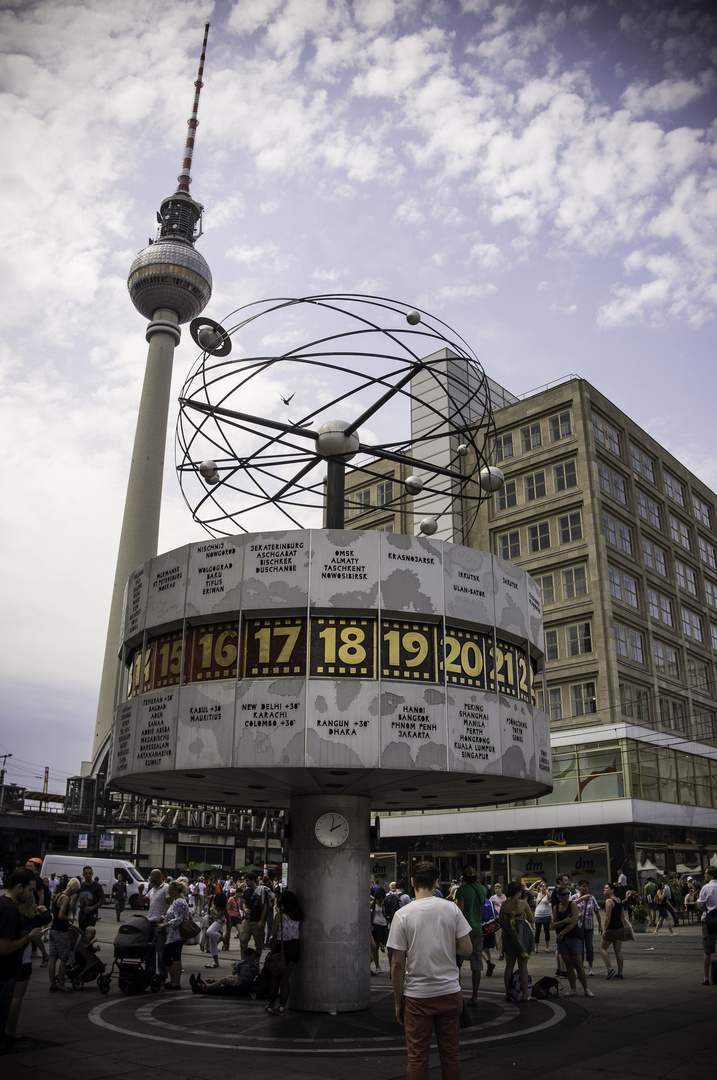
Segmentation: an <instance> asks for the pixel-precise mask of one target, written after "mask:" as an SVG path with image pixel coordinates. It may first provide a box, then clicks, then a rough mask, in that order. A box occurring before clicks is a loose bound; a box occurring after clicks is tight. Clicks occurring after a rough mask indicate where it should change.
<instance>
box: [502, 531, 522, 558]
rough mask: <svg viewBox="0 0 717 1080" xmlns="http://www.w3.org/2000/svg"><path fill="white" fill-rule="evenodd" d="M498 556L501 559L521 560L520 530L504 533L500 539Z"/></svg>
mask: <svg viewBox="0 0 717 1080" xmlns="http://www.w3.org/2000/svg"><path fill="white" fill-rule="evenodd" d="M498 554H499V555H500V557H501V559H507V560H508V561H510V560H511V559H519V558H520V532H519V530H518V529H514V530H513V531H512V532H509V533H502V534H501V535H500V536H499V537H498Z"/></svg>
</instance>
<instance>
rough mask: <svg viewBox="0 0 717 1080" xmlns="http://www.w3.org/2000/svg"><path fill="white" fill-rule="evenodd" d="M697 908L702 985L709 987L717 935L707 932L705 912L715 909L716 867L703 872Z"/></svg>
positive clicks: (716, 905)
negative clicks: (699, 916) (701, 952)
mask: <svg viewBox="0 0 717 1080" xmlns="http://www.w3.org/2000/svg"><path fill="white" fill-rule="evenodd" d="M697 907H698V908H699V910H700V911H701V912H702V945H703V948H704V954H705V955H704V975H703V977H702V985H703V986H709V981H710V963H711V962H712V957H713V956H714V952H715V946H717V934H711V933H709V931H708V930H707V922H706V920H707V912H708V911H714V909H715V908H717V866H708V867H707V869H706V870H705V883H704V885H703V886H702V888H701V889H700V895H699V896H698V897H697Z"/></svg>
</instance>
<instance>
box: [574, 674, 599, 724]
mask: <svg viewBox="0 0 717 1080" xmlns="http://www.w3.org/2000/svg"><path fill="white" fill-rule="evenodd" d="M570 703H571V706H572V714H573V716H585V715H586V714H587V713H594V712H597V701H596V698H595V683H594V682H584V683H577V684H576V685H574V686H571V687H570Z"/></svg>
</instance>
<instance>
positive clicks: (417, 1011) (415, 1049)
mask: <svg viewBox="0 0 717 1080" xmlns="http://www.w3.org/2000/svg"><path fill="white" fill-rule="evenodd" d="M437 881H438V867H437V866H434V865H433V863H429V862H420V863H417V864H416V866H415V867H414V871H413V876H412V878H411V883H412V885H413V888H414V890H415V893H416V897H415V900H414V901H413V902H412V903H410V904H407V905H406V906H405V907H402V908H399V910H398V911H397V912H396V913H395V915H394V916H393V919H392V920H391V929H390V931H389V935H388V947H389V948H390V949H391V950H392V951H393V958H392V962H391V983H392V985H393V996H394V1000H395V1003H396V1019H397V1020H398V1022H399V1024H403V1026H404V1028H405V1030H406V1049H407V1051H408V1072H407V1074H406V1076H407V1080H421V1078H423V1077H425V1076H426V1075H427V1073H428V1053H429V1048H430V1042H431V1031H432V1030H433V1028H434V1027H435V1030H436V1041H437V1043H438V1053H439V1056H440V1059H441V1076H442V1078H443V1080H460V1075H461V1066H460V1058H459V1056H458V1021H459V1019H460V1016H461V1013H462V1012H463V994H462V992H461V984H460V973H459V970H458V966H457V964H456V956H457V955H458V956H470V955H471V952H472V951H473V945H472V943H471V939H470V932H471V928H470V923H469V922H468V920H467V919H466V918H465V917H464V916H463V913H462V912H461V911H460V909H459V908H458V907H457V905H456V904H452V903H450V902H449V901H447V900H443V899H442V898H440V897H437V896H435V895H434V889H435V887H436V882H437Z"/></svg>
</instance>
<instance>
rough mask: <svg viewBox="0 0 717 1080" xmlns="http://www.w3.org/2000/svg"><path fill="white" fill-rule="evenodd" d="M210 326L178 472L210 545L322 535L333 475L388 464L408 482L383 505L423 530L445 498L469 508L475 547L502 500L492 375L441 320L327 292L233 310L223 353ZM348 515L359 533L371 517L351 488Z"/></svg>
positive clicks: (183, 404) (186, 409)
mask: <svg viewBox="0 0 717 1080" xmlns="http://www.w3.org/2000/svg"><path fill="white" fill-rule="evenodd" d="M409 315H410V316H411V318H410V319H409V318H408V316H409ZM416 315H420V317H419V318H418V319H416V318H415V316H416ZM201 325H203V323H202V320H196V322H195V323H194V324H193V331H194V330H196V333H195V334H194V336H195V340H196V341H198V342H199V343H201V344H202V345H204V344H205V340H206V346H205V349H204V351H203V353H202V355H201V356H200V357H199V359H198V360H197V362H196V364H195V366H194V367H193V369H192V370H191V371H190V373H189V376H188V377H187V380H186V382H185V384H184V387H183V389H182V393H181V397H180V414H179V420H178V425H177V437H176V464H177V470H178V474H179V481H180V486H181V489H182V493H183V495H184V498H185V500H186V502H187V505H188V506H189V508H190V510H191V512H192V516H193V517H194V519H195V520H196V521H197V522H199V523H201V524H202V525H203V526H204V527H205V528H206V530H207V531H208V532H209V533H211V534H212V535H214V536H220V535H231V534H233V533H236V532H248V531H251V530H253V529H257V528H266V527H273V526H274V525H279V526H282V525H283V526H286V525H287V524H289V525H290V527H311V526H313V527H316V526H317V525H318V526H320V525H321V520H322V517H321V515H322V513H323V510H324V506H325V501H326V482H327V481H326V477H327V468H328V474H329V477H330V476H331V469H332V467H333V466H334V465H337V464H338V465H340V468H341V470H342V471H345V472H346V473H348V474H350V473H352V472H355V471H360V472H361V473H362V474H363V476H362V480H363V479H364V477H365V476H366V474H368V476H369V477H371V476H375V477H376V478H377V479H378V480H385V479H386V462H389V463H395V464H396V465H397V466H400V467H405V470H406V476H407V481H406V482H399V483H397V484H394V485H393V486H392V494H393V496H394V497H393V498H391V499H390V501H389V502H388V503H386V502H384V503H382V506H384V507H385V506H390V507H391V508H392V509H394V510H395V509H399V508H400V506H399V504H400V503H401V502H402V501H403V500H408V502H407V504H406V505H407V508H410V510H411V511H412V512H413V513H414V514H415V515H418V517H417V518H416V520H417V521H420V520H421V515H422V513H423V514H427V515H428V517H429V518H430V519H431V522H432V519H433V518H434V517H435V513H436V511H435V507H436V498H437V496H439V497H442V498H443V499H444V500H446V499H448V500H449V501H452V500H453V499H454V498H457V499H460V500H461V502H462V506H463V508H464V510H466V508H467V512H464V514H463V518H462V537H460V538H458V539H465V537H467V535H468V531H469V530H470V527H471V525H472V523H473V520H474V515H475V513H477V511H478V509H479V507H480V505H481V504H482V502H483V501H485V499H487V498H489V497H490V492H491V490H494V489H493V488H492V486H490V487H487V486H486V485H484V484H483V483H481V479H480V477H481V473H483V474H485V472H486V470H488V468H489V462H488V458H489V454H490V449H491V447H492V440H493V437H494V433H495V428H494V424H493V419H492V412H491V401H490V391H489V385H488V379H487V377H486V375H485V372H484V371H483V368H482V367H481V365H480V363H479V361H478V359H477V358H476V357H475V356H474V354H473V352H472V351H471V349H470V347H469V346H468V345H467V344H466V342H465V341H464V340H463V339H462V338H461V337H460V336H459V335H457V334H456V333H455V332H454V331H453V330H451V328H450V327H449V326H447V325H446V324H445V323H444V322H442V321H441V320H440V319H437V318H435V317H434V316H432V315H430V314H428V313H427V312H425V311H421V312H420V313H419V312H418V311H417V310H416V309H415V308H413V307H412V306H410V305H407V304H402V303H399V302H398V301H395V300H389V299H386V298H384V297H376V296H362V295H356V294H330V295H322V296H307V297H301V298H288V299H287V298H279V299H276V298H275V299H269V300H262V301H257V302H256V303H253V304H248V305H245V306H244V307H241V308H238V309H237V310H236V311H234V312H232V313H231V315H229V316H228V317H227V318H226V319H224V320H222V324H221V327H220V328H219V330H220V331H221V334H222V335H224V337H223V339H222V340H223V341H224V342H226V343H227V344H226V346H223V348H222V352H221V354H218V353H217V351H216V350H214V351H212V348H211V346H212V342H213V341H214V340H215V338H213V337H212V338H209V337H206V336H202V337H198V336H197V334H198V333H200V332H201V330H200V326H201ZM212 325H213V324H212ZM229 341H230V342H231V350H229V345H228V342H229ZM207 346H208V347H207ZM229 351H231V355H228V353H229ZM432 398H435V399H436V401H438V398H440V404H435V405H432V403H431V401H432ZM418 412H420V413H421V420H420V423H419V424H416V423H415V419H416V416H417V415H418ZM412 416H413V418H414V424H413V425H412V422H411V421H412ZM412 427H413V429H414V431H417V432H419V433H418V434H416V435H413V436H412V434H411V432H412ZM207 461H211V462H213V463H215V465H216V474H214V473H212V474H211V477H208V476H207V469H206V462H207ZM202 463H204V465H202ZM200 465H202V467H200ZM217 477H218V479H219V482H218V483H217ZM369 482H370V481H369ZM329 483H330V481H329ZM341 498H342V500H343V495H342V496H341ZM347 504H348V505H349V508H350V511H351V524H352V526H353V527H358V528H360V527H361V516H362V514H363V513H364V512H365V513H369V512H371V511H372V510H373V509H375V507H373V506H371V505H369V504H363V503H362V504H360V505H358V504H356V505H353V504H352V495H351V491H350V490H349V494H348V497H347ZM446 505H448V503H446ZM446 512H448V511H446ZM327 522H328V518H327ZM329 527H332V526H331V524H330V523H329ZM339 527H340V526H339ZM430 528H431V526H429V528H428V529H424V531H425V532H427V533H429V534H430V531H429V530H430Z"/></svg>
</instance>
